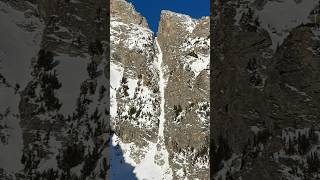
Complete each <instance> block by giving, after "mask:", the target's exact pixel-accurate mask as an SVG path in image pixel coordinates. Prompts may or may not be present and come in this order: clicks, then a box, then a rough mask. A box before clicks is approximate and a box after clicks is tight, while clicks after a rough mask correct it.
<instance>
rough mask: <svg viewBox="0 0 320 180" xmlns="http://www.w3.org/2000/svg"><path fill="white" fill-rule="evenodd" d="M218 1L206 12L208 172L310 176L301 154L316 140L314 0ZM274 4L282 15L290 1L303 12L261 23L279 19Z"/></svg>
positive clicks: (307, 152) (248, 176) (236, 176)
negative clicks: (209, 33) (209, 35)
mask: <svg viewBox="0 0 320 180" xmlns="http://www.w3.org/2000/svg"><path fill="white" fill-rule="evenodd" d="M221 2H222V4H220V8H219V6H218V5H217V7H216V9H219V10H220V11H219V12H218V13H217V15H216V16H215V17H213V19H214V22H215V26H213V32H214V35H215V36H216V37H218V39H217V40H216V41H214V46H213V47H212V48H213V52H214V61H213V78H212V79H211V80H212V83H213V86H212V87H213V89H212V96H211V98H212V100H213V104H212V109H213V111H212V114H211V116H212V119H213V121H212V122H211V127H212V130H211V132H212V133H213V135H214V139H212V142H214V145H215V147H214V149H213V156H212V157H211V159H213V166H212V170H213V175H214V177H216V178H219V177H220V178H222V179H224V178H234V179H239V178H240V177H241V178H242V179H257V178H258V179H294V178H298V177H305V178H307V179H316V176H317V175H316V174H317V172H316V171H315V170H314V169H312V168H311V169H310V167H312V162H311V161H310V160H307V159H308V158H310V156H312V155H310V154H312V153H316V154H317V153H318V152H317V150H315V149H314V148H316V147H317V146H318V144H319V142H318V140H317V138H318V131H319V122H318V121H319V103H318V99H319V95H318V93H317V91H318V89H319V85H318V81H319V65H318V59H319V57H318V54H317V53H316V51H315V48H316V47H317V44H318V31H319V30H318V28H317V26H318V24H317V22H315V21H314V17H313V15H312V12H313V10H314V9H315V8H316V6H315V2H316V1H314V2H313V1H300V2H297V1H292V2H291V1H288V2H278V3H277V2H268V3H267V2H266V1H255V2H254V1H249V2H244V1H239V2H231V1H221ZM312 3H313V4H314V6H313V4H312ZM279 7H280V9H281V7H284V9H286V10H287V12H288V14H289V15H288V16H287V17H291V16H292V17H293V18H294V17H295V15H296V13H297V12H295V13H293V12H292V14H290V12H291V11H290V9H292V8H297V7H299V9H304V12H308V14H306V15H307V16H306V18H305V20H301V19H304V17H303V14H300V15H299V17H300V20H301V22H300V21H296V22H295V23H297V24H292V22H293V21H289V20H288V21H283V22H280V21H276V20H275V19H274V20H273V21H269V23H270V24H269V25H265V24H266V22H267V21H268V20H269V19H270V18H271V17H273V16H274V17H273V18H280V19H282V17H280V16H276V15H277V14H279V9H277V8H279ZM308 7H311V8H310V9H307V8H308ZM272 8H274V9H272ZM267 12H272V14H267V17H268V18H269V19H268V18H265V17H266V16H265V14H264V13H267ZM272 23H274V24H272ZM277 23H278V24H277ZM282 27H291V28H288V29H286V30H283V29H281V28H282ZM282 39H283V41H282ZM302 142H303V143H306V144H307V145H306V144H303V143H302ZM293 156H295V157H293ZM291 160H292V161H291ZM222 161H224V163H222ZM289 161H291V162H289ZM231 167H232V169H230V168H231ZM276 169H278V170H276Z"/></svg>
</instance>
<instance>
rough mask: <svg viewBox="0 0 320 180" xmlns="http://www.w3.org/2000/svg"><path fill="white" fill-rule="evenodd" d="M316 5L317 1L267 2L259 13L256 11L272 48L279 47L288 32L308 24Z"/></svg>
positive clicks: (282, 0)
mask: <svg viewBox="0 0 320 180" xmlns="http://www.w3.org/2000/svg"><path fill="white" fill-rule="evenodd" d="M317 4H318V1H317V0H302V1H301V2H300V3H297V2H296V1H294V0H281V1H268V2H267V4H266V5H265V6H264V7H263V9H262V10H261V11H257V12H256V13H257V15H258V17H259V21H260V23H261V26H262V27H263V28H264V29H266V30H267V31H268V32H269V35H270V37H271V39H272V48H273V49H275V48H276V47H277V45H278V44H279V45H281V44H282V42H283V40H284V39H285V38H286V37H287V36H288V35H289V31H290V30H291V29H292V28H295V27H297V26H299V25H300V24H303V23H309V22H310V19H309V15H310V13H311V11H312V10H313V9H314V8H315V6H316V5H317Z"/></svg>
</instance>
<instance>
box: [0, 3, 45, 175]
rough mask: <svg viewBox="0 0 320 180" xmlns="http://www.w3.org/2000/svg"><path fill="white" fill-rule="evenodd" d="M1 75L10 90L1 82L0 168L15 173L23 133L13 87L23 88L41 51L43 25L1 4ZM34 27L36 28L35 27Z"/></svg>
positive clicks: (18, 99) (35, 19) (17, 100)
mask: <svg viewBox="0 0 320 180" xmlns="http://www.w3.org/2000/svg"><path fill="white" fill-rule="evenodd" d="M0 22H1V24H2V25H1V28H0V34H1V41H0V74H2V75H3V76H4V78H5V79H6V81H7V83H8V85H9V87H8V86H7V85H5V84H1V83H0V114H5V112H6V111H7V110H9V113H8V115H6V116H5V117H3V116H2V115H1V118H0V126H2V127H6V128H5V129H3V130H2V129H0V134H2V133H4V134H5V139H6V140H5V142H0V162H1V163H0V168H3V169H4V170H6V171H7V173H12V174H13V173H16V172H18V171H20V170H22V169H23V165H22V164H21V156H22V149H23V141H22V130H21V127H20V124H19V122H20V119H19V110H18V105H19V101H20V96H19V93H18V92H17V93H15V90H14V87H15V85H16V84H19V85H20V87H21V88H24V87H25V86H26V84H27V82H28V80H29V79H30V78H31V77H30V72H31V68H30V66H31V60H32V59H33V58H35V57H36V55H37V52H38V50H39V49H40V42H41V35H42V31H43V28H44V25H43V24H42V22H40V20H39V19H38V18H36V17H33V16H31V17H26V16H25V15H24V13H23V12H20V11H17V10H15V9H13V8H12V7H10V6H9V5H7V4H5V3H4V2H0ZM35 27H37V28H35Z"/></svg>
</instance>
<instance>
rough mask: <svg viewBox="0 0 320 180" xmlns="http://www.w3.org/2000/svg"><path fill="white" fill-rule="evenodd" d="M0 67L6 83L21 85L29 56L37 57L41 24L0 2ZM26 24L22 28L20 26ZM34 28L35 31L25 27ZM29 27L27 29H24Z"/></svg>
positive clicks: (24, 79) (28, 74)
mask: <svg viewBox="0 0 320 180" xmlns="http://www.w3.org/2000/svg"><path fill="white" fill-rule="evenodd" d="M0 22H1V24H5V26H3V25H2V26H1V28H0V34H1V41H0V67H1V73H2V74H3V75H4V76H5V77H6V78H7V80H8V81H9V82H10V83H19V84H20V86H21V87H22V88H24V87H25V86H26V84H27V82H28V80H29V77H30V72H31V68H30V67H31V59H32V58H34V57H36V56H37V53H38V51H39V49H40V48H39V46H40V41H41V35H42V31H43V29H44V25H43V24H42V23H41V22H40V21H39V19H36V18H33V17H31V18H26V17H25V16H24V14H23V12H19V11H16V10H14V9H12V8H11V7H9V6H8V5H6V4H5V3H3V2H0ZM22 25H23V26H26V29H22V27H21V26H22ZM28 26H30V28H34V27H36V28H35V29H36V30H32V31H31V29H28ZM28 30H29V31H28Z"/></svg>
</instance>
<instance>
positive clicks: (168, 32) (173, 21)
mask: <svg viewBox="0 0 320 180" xmlns="http://www.w3.org/2000/svg"><path fill="white" fill-rule="evenodd" d="M209 33H210V32H209V18H208V17H204V18H202V19H200V20H194V19H192V18H191V17H189V16H186V15H182V14H176V13H173V12H170V11H162V13H161V20H160V25H159V32H158V34H157V36H158V41H159V44H160V47H161V49H162V52H163V62H164V68H165V77H166V78H167V84H166V88H165V113H166V115H165V118H166V124H165V140H166V146H167V148H168V150H169V156H170V157H171V158H170V163H171V165H172V168H173V169H175V171H174V178H177V179H179V178H182V179H183V178H185V177H187V178H191V179H192V178H200V179H207V178H208V177H209V174H208V166H207V164H206V163H208V160H209V159H208V153H209V147H208V146H209V109H210V105H209V90H210V89H209V59H210V56H209V47H210V41H209ZM179 161H184V162H183V163H182V164H180V163H178V162H179Z"/></svg>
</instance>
